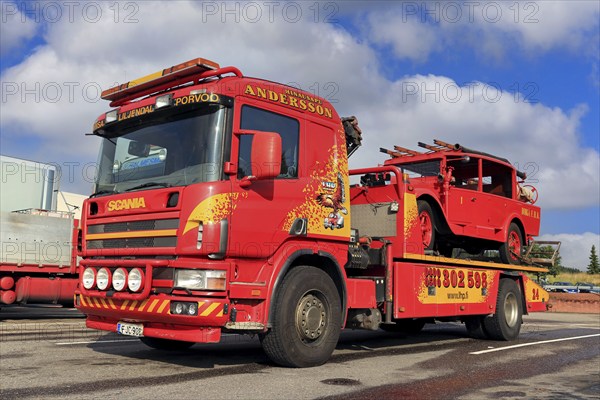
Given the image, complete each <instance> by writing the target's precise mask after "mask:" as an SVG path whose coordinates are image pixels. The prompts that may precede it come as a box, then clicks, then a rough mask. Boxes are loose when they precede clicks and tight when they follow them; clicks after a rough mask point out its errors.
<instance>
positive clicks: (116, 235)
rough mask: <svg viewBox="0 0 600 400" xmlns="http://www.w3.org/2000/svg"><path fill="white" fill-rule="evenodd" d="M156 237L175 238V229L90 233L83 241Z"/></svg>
mask: <svg viewBox="0 0 600 400" xmlns="http://www.w3.org/2000/svg"><path fill="white" fill-rule="evenodd" d="M158 236H177V229H157V230H154V231H129V232H111V233H91V234H87V235H86V237H85V239H86V240H100V239H127V238H140V237H158Z"/></svg>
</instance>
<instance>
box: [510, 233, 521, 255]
mask: <svg viewBox="0 0 600 400" xmlns="http://www.w3.org/2000/svg"><path fill="white" fill-rule="evenodd" d="M508 251H509V253H510V254H509V255H510V258H511V260H514V261H517V260H518V259H519V257H518V256H520V255H521V237H520V236H519V234H518V233H517V232H515V231H512V232H510V234H509V235H508Z"/></svg>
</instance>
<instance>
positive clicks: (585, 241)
mask: <svg viewBox="0 0 600 400" xmlns="http://www.w3.org/2000/svg"><path fill="white" fill-rule="evenodd" d="M538 240H550V241H560V242H561V243H562V244H561V247H560V255H561V257H562V265H564V266H565V267H570V268H577V269H580V270H582V271H587V265H588V264H589V262H590V259H589V257H590V251H591V249H592V245H594V246H596V251H598V249H600V235H598V234H597V233H591V232H586V233H582V234H567V233H561V234H557V235H541V236H540V237H539V238H538Z"/></svg>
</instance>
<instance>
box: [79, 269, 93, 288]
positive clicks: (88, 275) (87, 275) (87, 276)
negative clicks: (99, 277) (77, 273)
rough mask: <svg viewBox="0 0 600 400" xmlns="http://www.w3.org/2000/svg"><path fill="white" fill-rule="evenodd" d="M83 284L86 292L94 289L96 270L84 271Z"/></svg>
mask: <svg viewBox="0 0 600 400" xmlns="http://www.w3.org/2000/svg"><path fill="white" fill-rule="evenodd" d="M81 283H82V284H83V287H84V289H86V290H90V289H91V288H93V287H94V283H96V270H95V269H94V268H92V267H87V268H86V269H84V270H83V274H82V275H81Z"/></svg>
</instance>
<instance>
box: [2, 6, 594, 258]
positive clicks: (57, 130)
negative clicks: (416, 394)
mask: <svg viewBox="0 0 600 400" xmlns="http://www.w3.org/2000/svg"><path fill="white" fill-rule="evenodd" d="M599 4H600V3H599V2H598V1H581V2H570V1H562V2H561V1H545V2H532V1H524V2H512V1H511V2H493V1H492V2H486V1H481V2H476V3H473V2H439V1H438V2H435V1H434V2H410V1H405V2H368V3H367V2H359V1H356V2H333V1H329V2H319V3H316V2H278V1H275V2H270V3H269V2H261V1H256V2H228V3H224V2H213V1H209V2H183V1H177V2H160V1H153V2H119V1H117V2H93V1H92V2H77V1H76V2H66V1H65V2H63V1H46V2H21V1H16V2H15V1H2V2H1V8H0V13H1V21H0V22H1V25H0V27H1V32H0V33H1V35H0V40H1V41H0V46H1V47H0V56H1V58H0V81H1V83H2V104H1V109H0V129H1V131H0V132H1V135H0V152H1V153H2V154H5V155H10V156H14V157H21V158H26V159H32V160H37V161H42V162H52V163H54V164H58V165H60V166H62V167H63V174H62V175H63V177H64V179H63V180H62V182H61V185H62V189H63V190H68V191H75V192H80V193H86V192H89V191H90V190H91V184H90V182H89V181H90V176H91V175H93V163H94V162H95V161H96V155H95V154H96V152H97V146H98V140H97V139H96V138H89V137H85V136H84V135H83V133H85V132H89V131H90V126H91V124H92V121H93V120H94V119H95V117H96V116H97V115H98V114H100V113H101V112H103V111H105V110H107V109H108V104H106V103H105V102H103V101H101V100H100V99H99V98H98V94H99V93H98V90H99V89H100V88H102V89H105V88H107V87H110V86H112V85H113V84H114V83H116V82H124V81H127V80H130V79H132V78H135V77H137V76H142V75H145V74H148V73H151V72H154V71H156V70H158V69H161V68H164V67H166V66H170V65H173V64H176V63H178V62H181V61H185V60H188V59H192V58H195V57H205V58H209V59H213V60H215V61H217V62H220V63H221V65H235V66H237V67H239V68H240V69H241V70H242V71H243V72H244V73H245V74H247V75H253V76H259V77H264V78H267V79H271V80H276V81H280V82H283V83H293V84H295V85H298V86H300V87H301V88H303V89H305V90H309V91H312V92H317V93H318V94H321V95H325V96H326V97H329V98H330V99H331V100H334V101H335V103H334V105H335V106H336V108H337V109H338V111H339V112H340V114H342V115H356V116H358V118H359V120H360V122H361V126H362V129H363V131H364V132H365V146H364V147H363V148H362V149H360V151H359V152H357V153H356V155H355V156H353V158H352V160H351V162H352V164H353V166H356V167H358V166H367V165H373V164H377V163H381V162H382V161H383V160H384V159H385V157H384V156H383V155H381V154H380V153H378V151H377V149H378V148H379V147H380V146H383V147H385V146H391V145H393V144H398V145H402V146H405V147H416V143H417V141H431V140H432V139H434V138H439V139H442V140H446V141H449V142H460V143H463V144H465V145H468V146H469V147H473V148H479V149H481V150H484V151H489V152H492V153H496V154H498V155H501V156H504V157H507V158H509V159H510V160H511V161H512V162H513V163H516V164H519V165H521V166H527V168H528V169H530V171H531V172H532V174H530V175H533V179H534V180H535V182H533V183H534V185H536V186H537V187H538V189H539V190H540V201H539V204H540V206H541V207H542V209H543V218H542V234H543V235H542V238H545V239H559V240H563V241H564V242H565V245H564V246H563V259H565V261H566V264H568V265H572V266H575V267H579V268H584V267H585V265H586V264H587V256H588V254H589V248H590V247H591V245H592V244H596V246H597V247H600V246H599V245H600V240H599V238H600V236H599V234H600V213H599V211H598V210H599V205H600V180H599V175H600V163H599V150H600V144H599V137H600V95H599V91H600V83H599V82H600V77H599V74H600V73H599V64H600V49H599V42H600V33H599V22H598V21H599V20H600V14H599V13H600V11H599V9H600V5H599ZM90 171H92V172H90Z"/></svg>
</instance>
